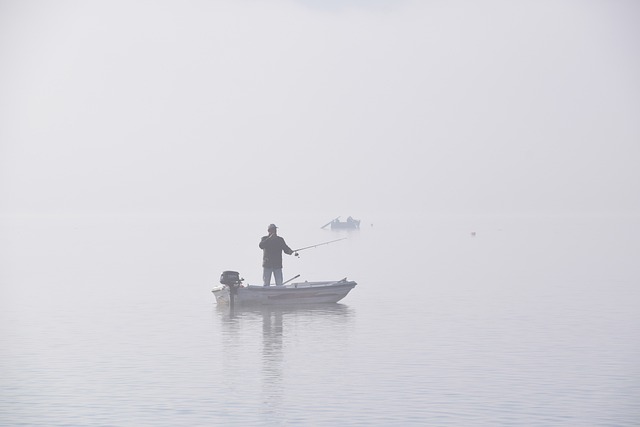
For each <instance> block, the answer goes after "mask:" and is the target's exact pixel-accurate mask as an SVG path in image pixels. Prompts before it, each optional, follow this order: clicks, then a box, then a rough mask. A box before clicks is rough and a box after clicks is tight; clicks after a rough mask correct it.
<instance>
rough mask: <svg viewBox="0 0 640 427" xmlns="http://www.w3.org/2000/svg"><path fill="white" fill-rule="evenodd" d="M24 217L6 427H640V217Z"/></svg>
mask: <svg viewBox="0 0 640 427" xmlns="http://www.w3.org/2000/svg"><path fill="white" fill-rule="evenodd" d="M329 219H331V217H329V218H325V217H305V216H303V215H299V216H294V215H290V216H287V217H281V218H270V217H267V218H264V217H262V216H258V215H251V214H245V215H243V216H240V217H238V216H231V215H229V216H219V217H204V216H201V217H158V216H153V217H145V216H137V217H127V216H121V217H117V216H87V217H46V218H42V217H28V218H24V217H23V218H19V217H5V218H3V219H2V220H1V221H0V369H1V371H0V373H1V378H2V380H1V382H0V424H2V425H11V426H19V425H25V426H143V425H144V426H213V425H221V426H222V425H225V426H230V425H237V426H247V425H256V426H257V425H264V426H275V425H291V426H301V425H314V426H372V425H375V426H391V425H397V426H400V425H401V426H408V425H416V426H418V425H420V426H423V425H450V426H463V425H464V426H495V425H522V426H550V425H553V426H565V425H566V426H623V425H624V426H629V425H639V424H638V420H640V400H639V399H638V396H640V340H639V339H638V338H639V337H640V310H639V309H638V308H639V307H640V290H639V285H640V263H638V255H639V254H640V227H639V225H640V221H639V220H638V219H637V218H624V217H623V218H621V217H571V216H566V217H544V216H529V217H436V218H429V217H419V216H416V217H411V218H408V219H406V218H399V217H393V216H384V217H376V219H375V220H372V219H370V218H366V217H364V216H363V217H362V218H361V219H362V225H361V229H360V230H359V231H352V232H348V231H340V232H338V231H331V230H328V229H321V228H320V227H321V225H322V224H323V223H324V222H326V221H328V220H329ZM270 222H275V223H276V224H277V225H278V226H279V227H280V229H279V234H280V235H281V236H282V237H284V238H285V239H286V241H287V243H288V244H289V246H291V247H292V248H299V247H305V246H309V245H314V244H316V243H321V242H325V241H329V240H332V239H337V238H341V237H347V239H346V240H343V241H339V242H335V243H332V244H329V245H325V246H320V247H317V248H312V249H309V250H305V251H302V252H300V257H299V258H295V257H287V256H285V259H284V276H285V280H286V279H288V278H290V277H293V276H294V275H296V274H300V275H301V276H300V279H301V280H310V281H311V280H333V279H341V278H343V277H348V278H349V279H352V280H355V281H357V282H358V286H357V287H356V288H355V289H354V290H353V291H351V293H350V294H349V295H348V296H347V297H346V298H345V299H344V300H342V301H341V302H339V303H338V304H329V305H319V306H316V305H314V306H310V307H304V306H301V307H288V308H270V309H242V308H238V309H236V310H234V311H233V312H231V311H230V310H229V308H228V307H222V306H217V305H216V302H215V298H214V297H213V295H212V293H211V289H212V288H213V287H214V286H216V285H217V284H218V279H219V277H220V273H221V272H222V271H224V270H236V271H239V272H240V274H241V275H242V277H244V279H245V283H252V284H259V283H260V277H261V267H260V262H261V251H260V249H259V248H258V242H259V240H260V237H261V236H263V235H264V234H265V232H266V226H267V225H268V224H269V223H270Z"/></svg>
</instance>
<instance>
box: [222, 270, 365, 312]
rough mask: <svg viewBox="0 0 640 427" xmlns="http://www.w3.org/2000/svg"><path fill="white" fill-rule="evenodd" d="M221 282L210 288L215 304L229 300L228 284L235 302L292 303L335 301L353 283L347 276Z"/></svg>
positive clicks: (226, 302)
mask: <svg viewBox="0 0 640 427" xmlns="http://www.w3.org/2000/svg"><path fill="white" fill-rule="evenodd" d="M239 282H240V280H238V283H237V284H236V285H233V284H223V285H221V286H216V287H215V288H213V290H212V292H213V295H215V297H216V302H217V303H218V304H229V303H230V297H231V296H230V289H231V288H230V286H235V292H236V293H235V296H234V303H235V304H237V305H296V304H320V303H335V302H338V301H340V300H341V299H343V298H344V297H346V296H347V294H348V293H349V292H350V291H351V289H353V288H355V287H356V285H357V283H356V282H354V281H353V280H347V278H346V277H345V278H344V279H341V280H334V281H323V282H299V283H290V284H285V285H282V286H262V285H243V284H240V283H239Z"/></svg>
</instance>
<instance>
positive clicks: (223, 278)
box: [220, 271, 244, 308]
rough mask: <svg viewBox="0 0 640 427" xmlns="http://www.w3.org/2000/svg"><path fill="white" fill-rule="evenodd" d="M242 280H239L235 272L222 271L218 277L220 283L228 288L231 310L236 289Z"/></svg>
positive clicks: (238, 274)
mask: <svg viewBox="0 0 640 427" xmlns="http://www.w3.org/2000/svg"><path fill="white" fill-rule="evenodd" d="M243 280H244V279H241V278H240V273H238V272H237V271H223V272H222V274H221V275H220V283H222V284H223V285H227V286H228V287H229V306H230V307H231V308H233V306H234V304H235V303H234V301H235V299H236V294H237V293H238V288H239V287H240V285H241V284H242V281H243Z"/></svg>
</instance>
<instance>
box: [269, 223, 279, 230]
mask: <svg viewBox="0 0 640 427" xmlns="http://www.w3.org/2000/svg"><path fill="white" fill-rule="evenodd" d="M276 228H278V227H276V225H275V224H269V227H268V228H267V230H275V229H276Z"/></svg>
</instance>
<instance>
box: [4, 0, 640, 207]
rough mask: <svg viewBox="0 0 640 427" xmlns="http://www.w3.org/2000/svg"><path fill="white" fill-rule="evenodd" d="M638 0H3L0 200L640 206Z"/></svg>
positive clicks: (28, 203)
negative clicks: (53, 0) (480, 0)
mask: <svg viewBox="0 0 640 427" xmlns="http://www.w3.org/2000/svg"><path fill="white" fill-rule="evenodd" d="M639 23H640V2H637V1H611V0H601V1H589V0H583V1H577V0H576V1H565V0H559V1H544V0H543V1H482V2H477V1H388V2H387V1H383V0H377V1H373V2H370V1H364V0H360V1H355V0H353V1H348V0H346V1H337V0H335V1H329V2H328V1H320V0H317V1H314V0H300V1H294V0H291V1H257V0H256V1H239V0H233V1H193V0H192V1H183V0H181V1H151V0H149V1H129V0H127V1H124V0H123V1H119V0H116V1H113V0H109V1H56V2H51V1H30V0H27V1H24V0H0V64H1V65H0V94H1V95H0V213H50V212H61V211H69V212H79V213H84V212H123V213H129V212H187V213H203V212H212V211H219V210H229V209H231V210H232V209H242V210H256V211H257V210H267V211H273V212H277V211H279V210H287V211H291V210H299V211H318V210H323V211H327V212H335V213H336V214H345V215H348V214H352V215H354V216H359V215H365V216H366V215H370V214H371V212H376V211H386V210H397V211H403V210H411V211H414V212H419V213H433V212H457V213H478V212H480V213H521V212H558V213H567V212H583V213H592V212H618V213H633V214H640V77H639V76H640V25H638V24H639Z"/></svg>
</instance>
